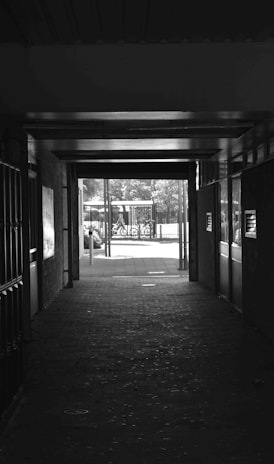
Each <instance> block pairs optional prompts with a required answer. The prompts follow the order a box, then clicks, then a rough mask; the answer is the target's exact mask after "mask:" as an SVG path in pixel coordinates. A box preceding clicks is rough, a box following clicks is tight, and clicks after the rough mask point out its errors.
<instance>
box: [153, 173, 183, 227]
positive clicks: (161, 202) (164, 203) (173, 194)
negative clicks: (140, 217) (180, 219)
mask: <svg viewBox="0 0 274 464" xmlns="http://www.w3.org/2000/svg"><path fill="white" fill-rule="evenodd" d="M152 198H153V200H154V203H156V204H157V207H160V208H161V210H162V211H163V212H166V217H167V222H170V214H171V211H177V210H178V181H177V180H171V179H159V180H156V181H155V182H154V189H153V192H152Z"/></svg>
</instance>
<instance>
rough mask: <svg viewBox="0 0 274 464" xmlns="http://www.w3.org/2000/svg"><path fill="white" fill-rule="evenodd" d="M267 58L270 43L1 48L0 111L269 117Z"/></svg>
mask: <svg viewBox="0 0 274 464" xmlns="http://www.w3.org/2000/svg"><path fill="white" fill-rule="evenodd" d="M273 52H274V44H273V43H202V44H201V43H190V44H189V43H185V44H183V43H182V44H154V45H153V44H146V45H142V44H136V45H134V44H116V45H106V44H102V45H82V46H81V45H71V46H43V47H37V46H36V47H30V48H26V47H23V46H19V45H18V46H17V45H5V46H0V60H1V73H0V107H2V108H3V111H6V112H19V113H21V112H22V113H24V112H26V111H27V112H34V111H35V112H40V111H49V112H52V111H128V110H131V111H138V110H139V111H144V110H148V111H153V110H154V111H155V110H159V111H165V110H182V111H240V110H243V111H248V110H250V111H254V110H273V109H274V93H273V81H274V61H273ZM18 76H20V79H18ZM236 115H237V113H235V117H236Z"/></svg>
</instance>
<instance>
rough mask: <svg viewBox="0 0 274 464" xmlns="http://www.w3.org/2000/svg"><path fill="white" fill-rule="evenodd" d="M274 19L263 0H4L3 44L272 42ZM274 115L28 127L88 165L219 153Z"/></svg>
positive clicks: (102, 119) (146, 117)
mask: <svg viewBox="0 0 274 464" xmlns="http://www.w3.org/2000/svg"><path fill="white" fill-rule="evenodd" d="M273 40H274V22H273V19H272V15H270V14H267V11H266V10H265V9H263V8H258V5H257V4H255V3H254V4H252V3H250V4H249V5H248V10H247V8H242V9H241V6H240V5H239V3H238V4H237V9H236V10H235V9H234V8H232V3H231V2H221V3H220V4H219V6H218V7H216V5H214V8H213V6H212V8H210V6H209V4H208V2H202V1H200V2H197V1H196V2H195V1H194V2H184V1H181V0H24V1H22V0H0V43H2V44H20V45H23V46H24V47H32V46H46V45H51V46H56V45H85V44H102V43H107V44H109V43H111V44H115V43H118V44H119V43H129V44H134V43H141V44H144V46H145V45H146V44H148V43H152V44H157V43H167V44H169V43H181V42H195V43H198V42H210V43H211V42H252V41H254V42H267V41H273ZM265 117H266V119H268V118H269V117H271V115H266V116H265V114H264V113H259V112H252V113H239V112H238V113H235V112H230V113H228V112H226V113H220V112H216V113H189V112H182V111H174V112H170V111H169V112H165V113H161V112H151V113H149V112H143V113H113V112H111V113H107V112H105V113H62V114H60V113H57V114H54V113H39V114H35V113H32V114H28V115H26V119H25V128H26V130H27V132H28V133H29V134H30V135H31V136H32V137H33V138H34V139H36V140H37V141H38V144H39V146H40V147H41V150H42V149H43V148H46V149H50V150H52V151H53V153H55V155H56V156H58V157H59V158H60V159H63V160H65V161H75V162H80V163H85V162H87V161H89V162H94V163H101V164H102V163H105V164H106V163H119V162H120V163H121V164H122V163H125V162H126V163H127V162H135V163H136V162H138V163H141V162H147V163H149V162H153V163H155V162H157V163H159V162H161V163H164V162H169V163H171V162H174V163H178V162H180V161H183V162H185V161H194V160H202V159H213V157H215V159H216V156H218V154H220V153H222V150H223V149H226V147H227V146H228V144H230V143H231V142H234V141H237V140H238V139H239V137H241V136H243V135H244V134H246V133H248V132H249V131H250V130H252V128H253V127H254V126H255V125H256V124H257V123H258V122H261V121H263V120H264V119H265Z"/></svg>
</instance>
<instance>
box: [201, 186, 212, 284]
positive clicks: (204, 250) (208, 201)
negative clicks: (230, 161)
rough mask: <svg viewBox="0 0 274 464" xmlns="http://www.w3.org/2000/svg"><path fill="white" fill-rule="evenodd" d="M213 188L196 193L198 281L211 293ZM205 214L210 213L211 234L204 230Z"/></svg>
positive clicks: (204, 188) (209, 187)
mask: <svg viewBox="0 0 274 464" xmlns="http://www.w3.org/2000/svg"><path fill="white" fill-rule="evenodd" d="M215 188H216V185H209V186H207V187H203V188H201V189H200V190H198V191H197V217H198V279H199V282H200V283H201V284H203V285H204V286H205V287H207V288H208V289H209V290H211V291H213V292H216V256H215V240H216V229H215V193H214V192H215ZM207 212H212V232H208V231H207V230H206V213H207Z"/></svg>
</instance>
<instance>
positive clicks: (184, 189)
mask: <svg viewBox="0 0 274 464" xmlns="http://www.w3.org/2000/svg"><path fill="white" fill-rule="evenodd" d="M186 182H187V181H186V180H184V181H183V212H184V269H185V270H186V269H188V260H187V201H186V196H187V189H186Z"/></svg>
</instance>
